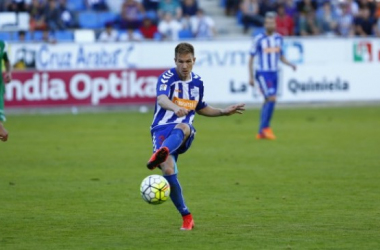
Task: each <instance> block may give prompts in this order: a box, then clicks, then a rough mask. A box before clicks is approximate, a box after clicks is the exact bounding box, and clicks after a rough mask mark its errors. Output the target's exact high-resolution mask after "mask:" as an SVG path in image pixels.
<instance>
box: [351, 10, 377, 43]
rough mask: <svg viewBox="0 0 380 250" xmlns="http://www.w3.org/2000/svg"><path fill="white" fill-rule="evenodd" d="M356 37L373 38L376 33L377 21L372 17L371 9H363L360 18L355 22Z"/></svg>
mask: <svg viewBox="0 0 380 250" xmlns="http://www.w3.org/2000/svg"><path fill="white" fill-rule="evenodd" d="M354 25H355V35H357V36H362V37H366V36H373V35H375V33H376V31H375V29H376V20H375V19H374V18H373V17H372V16H371V12H370V9H369V8H368V7H363V8H361V9H360V11H359V16H358V17H356V18H355V20H354Z"/></svg>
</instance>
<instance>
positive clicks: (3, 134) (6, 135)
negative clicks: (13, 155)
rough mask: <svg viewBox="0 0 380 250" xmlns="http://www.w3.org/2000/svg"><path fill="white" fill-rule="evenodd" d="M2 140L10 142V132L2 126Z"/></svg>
mask: <svg viewBox="0 0 380 250" xmlns="http://www.w3.org/2000/svg"><path fill="white" fill-rule="evenodd" d="M0 140H2V141H7V140H8V131H7V130H6V129H5V128H4V127H3V125H1V124H0Z"/></svg>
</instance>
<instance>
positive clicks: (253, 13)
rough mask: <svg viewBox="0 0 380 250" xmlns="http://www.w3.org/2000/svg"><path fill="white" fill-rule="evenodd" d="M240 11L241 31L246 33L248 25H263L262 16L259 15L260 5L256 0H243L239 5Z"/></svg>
mask: <svg viewBox="0 0 380 250" xmlns="http://www.w3.org/2000/svg"><path fill="white" fill-rule="evenodd" d="M240 10H241V12H242V15H243V17H242V22H243V32H244V34H246V33H248V30H249V27H250V26H256V27H261V26H263V20H264V19H263V17H262V16H260V14H259V13H260V5H259V1H258V0H243V1H242V3H241V5H240Z"/></svg>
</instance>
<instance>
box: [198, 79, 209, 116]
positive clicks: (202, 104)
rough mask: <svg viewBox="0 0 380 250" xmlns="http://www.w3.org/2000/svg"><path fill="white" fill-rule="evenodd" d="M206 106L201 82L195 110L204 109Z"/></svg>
mask: <svg viewBox="0 0 380 250" xmlns="http://www.w3.org/2000/svg"><path fill="white" fill-rule="evenodd" d="M207 106H208V104H207V103H206V102H205V101H204V87H203V83H202V86H201V87H200V89H199V102H198V104H197V106H196V107H195V110H196V111H198V110H201V109H204V108H205V107H207Z"/></svg>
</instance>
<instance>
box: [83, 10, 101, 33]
mask: <svg viewBox="0 0 380 250" xmlns="http://www.w3.org/2000/svg"><path fill="white" fill-rule="evenodd" d="M78 21H79V26H80V27H81V28H85V29H97V28H102V27H103V25H101V24H100V23H99V20H98V15H97V14H96V13H95V12H90V11H88V12H87V11H86V12H80V13H79V15H78Z"/></svg>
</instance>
